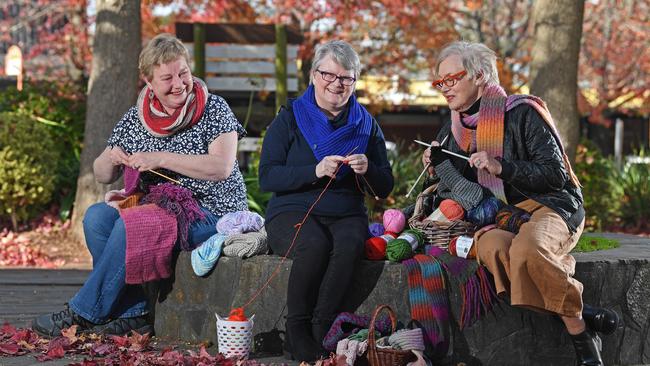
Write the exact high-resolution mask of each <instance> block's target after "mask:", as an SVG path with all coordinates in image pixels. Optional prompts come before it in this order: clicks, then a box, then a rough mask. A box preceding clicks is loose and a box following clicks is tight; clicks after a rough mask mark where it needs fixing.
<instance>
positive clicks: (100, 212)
mask: <svg viewBox="0 0 650 366" xmlns="http://www.w3.org/2000/svg"><path fill="white" fill-rule="evenodd" d="M119 217H120V213H119V212H118V211H117V210H116V209H115V208H113V207H111V206H109V205H107V204H105V203H104V202H99V203H95V204H93V205H91V206H90V207H88V209H87V210H86V213H85V214H84V219H83V226H84V230H88V229H92V230H95V231H97V230H98V229H99V230H102V229H104V230H106V229H107V228H112V226H113V222H115V220H117V219H118V218H119ZM109 232H110V230H109Z"/></svg>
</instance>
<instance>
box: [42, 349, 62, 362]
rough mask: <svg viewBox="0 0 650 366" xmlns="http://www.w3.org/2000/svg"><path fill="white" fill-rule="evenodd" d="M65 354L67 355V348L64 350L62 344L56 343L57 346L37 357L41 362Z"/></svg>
mask: <svg viewBox="0 0 650 366" xmlns="http://www.w3.org/2000/svg"><path fill="white" fill-rule="evenodd" d="M64 355H65V350H63V347H62V346H61V345H56V346H55V347H53V348H50V349H49V350H48V351H47V353H46V354H44V355H41V356H39V357H37V358H36V359H37V360H39V361H40V362H43V361H49V360H55V359H58V358H63V356H64Z"/></svg>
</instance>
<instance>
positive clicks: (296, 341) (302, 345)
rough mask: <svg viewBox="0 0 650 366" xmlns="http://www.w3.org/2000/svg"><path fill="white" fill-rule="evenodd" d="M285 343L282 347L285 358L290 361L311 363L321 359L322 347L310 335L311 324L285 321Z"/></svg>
mask: <svg viewBox="0 0 650 366" xmlns="http://www.w3.org/2000/svg"><path fill="white" fill-rule="evenodd" d="M286 326H287V334H286V342H285V345H284V351H285V357H287V356H288V355H287V353H289V354H290V355H291V357H290V359H292V360H296V361H300V362H302V361H305V362H309V363H313V362H314V361H317V360H319V359H321V358H322V357H323V349H322V347H321V346H320V345H319V344H318V343H317V342H316V341H315V340H314V338H313V337H312V335H311V322H309V321H290V320H288V321H287V325H286Z"/></svg>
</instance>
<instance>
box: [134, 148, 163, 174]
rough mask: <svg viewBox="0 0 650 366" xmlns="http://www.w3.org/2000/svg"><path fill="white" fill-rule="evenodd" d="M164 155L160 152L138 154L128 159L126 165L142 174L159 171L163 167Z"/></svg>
mask: <svg viewBox="0 0 650 366" xmlns="http://www.w3.org/2000/svg"><path fill="white" fill-rule="evenodd" d="M163 154H164V153H163V152H160V151H154V152H137V153H134V154H133V155H130V156H129V157H128V163H127V164H126V165H128V166H130V167H131V168H134V169H138V171H141V172H144V171H147V170H153V169H157V168H159V167H160V166H161V165H162V159H163Z"/></svg>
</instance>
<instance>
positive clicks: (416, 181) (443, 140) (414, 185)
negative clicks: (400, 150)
mask: <svg viewBox="0 0 650 366" xmlns="http://www.w3.org/2000/svg"><path fill="white" fill-rule="evenodd" d="M447 137H449V135H447V136H445V138H444V139H442V142H441V143H440V145H442V144H444V143H445V141H447ZM413 141H415V142H417V143H418V144H425V145H427V143H425V142H422V141H420V140H413ZM429 146H431V145H429ZM427 169H429V165H428V164H427V165H426V166H425V167H424V169H422V173H420V175H419V176H418V179H416V180H415V183H413V186H412V187H411V189H409V191H408V193H407V194H406V197H407V198H408V197H409V196H410V195H411V193H413V190H414V189H415V187H416V186H417V185H418V182H419V181H420V179H422V176H423V175H424V172H426V171H427Z"/></svg>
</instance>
